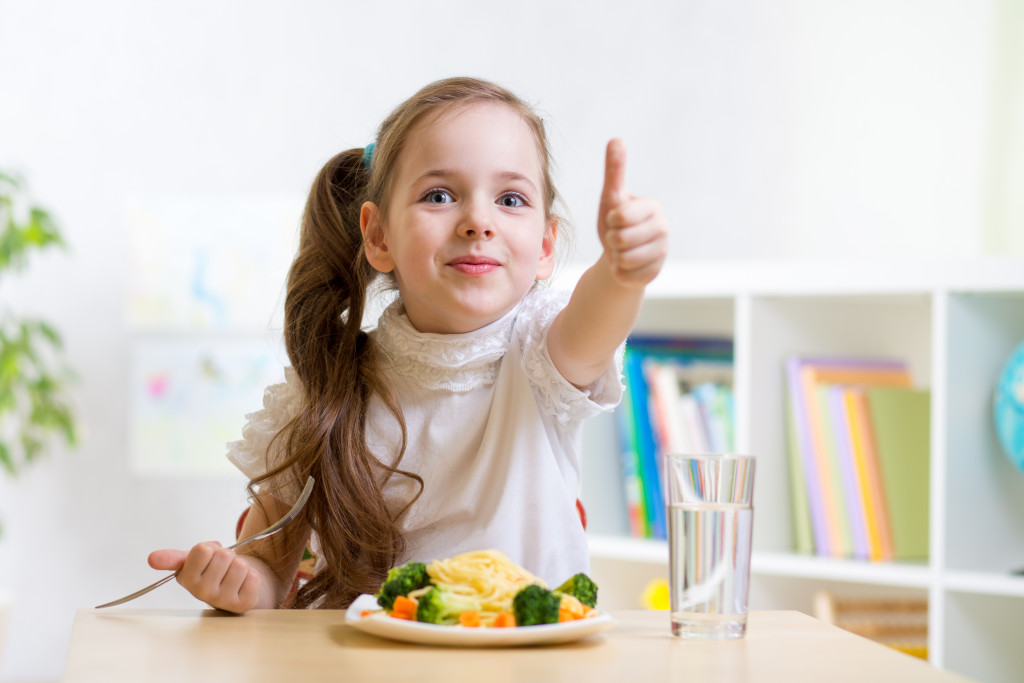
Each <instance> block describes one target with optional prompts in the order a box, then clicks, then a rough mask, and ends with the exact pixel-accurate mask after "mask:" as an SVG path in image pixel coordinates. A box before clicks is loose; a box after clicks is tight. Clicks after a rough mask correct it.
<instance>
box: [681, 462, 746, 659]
mask: <svg viewBox="0 0 1024 683" xmlns="http://www.w3.org/2000/svg"><path fill="white" fill-rule="evenodd" d="M665 470H666V482H667V488H668V499H667V500H668V546H669V603H670V609H671V617H672V633H673V634H674V635H676V636H679V637H681V638H694V639H716V638H717V639H722V638H742V637H743V635H744V634H745V633H746V629H747V600H748V597H749V593H750V547H751V536H752V532H753V528H754V507H753V493H754V458H753V456H749V455H735V454H700V455H687V454H669V455H666V456H665Z"/></svg>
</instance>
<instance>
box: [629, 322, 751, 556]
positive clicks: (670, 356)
mask: <svg viewBox="0 0 1024 683" xmlns="http://www.w3.org/2000/svg"><path fill="white" fill-rule="evenodd" d="M732 367H733V366H732V340H730V339H719V338H703V337H699V338H693V337H649V336H644V337H640V336H634V337H630V338H629V339H628V340H627V342H626V354H625V358H624V373H625V380H626V393H625V396H624V397H623V400H622V403H621V404H620V405H619V407H618V408H617V409H616V419H617V423H618V431H619V440H620V446H621V454H622V471H623V483H624V486H625V495H626V506H627V513H628V516H629V528H630V533H631V535H633V536H636V537H639V538H660V539H664V538H665V537H666V523H665V484H664V470H663V467H664V456H665V454H666V453H723V452H727V451H730V450H732V448H733V405H732V404H733V399H732Z"/></svg>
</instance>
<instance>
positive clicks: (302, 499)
mask: <svg viewBox="0 0 1024 683" xmlns="http://www.w3.org/2000/svg"><path fill="white" fill-rule="evenodd" d="M312 492H313V477H310V478H309V479H307V480H306V485H305V487H303V489H302V493H301V494H300V495H299V499H298V500H297V501H295V505H292V509H291V510H289V511H288V512H287V513H286V514H285V516H284V517H282V518H281V519H279V520H277V521H276V522H274V523H273V524H271V525H270V526H268V527H267V528H266V529H264V530H263V531H261V532H259V533H258V534H255V535H253V536H250V537H249V538H247V539H245V540H243V541H239V542H238V543H235V544H234V545H232V546H228V550H237V549H238V548H241V547H243V546H247V545H249V544H250V543H254V542H256V541H259V540H262V539H264V538H266V537H268V536H273V535H274V534H276V533H277V532H278V531H280V530H281V529H283V528H285V527H286V526H288V525H289V524H291V522H292V520H293V519H295V518H296V517H298V515H299V512H301V511H302V508H303V507H305V505H306V501H307V500H309V495H310V494H311V493H312ZM180 571H181V570H180V569H179V570H178V571H177V572H174V573H173V574H171V575H170V576H165V577H164V578H162V579H160V580H159V581H157V582H156V583H153V584H150V585H149V586H146V587H145V588H143V589H142V590H138V591H135V592H134V593H132V594H131V595H126V596H124V597H123V598H120V599H118V600H114V601H113V602H107V603H104V604H102V605H96V609H103V608H104V607H113V606H114V605H122V604H124V603H126V602H130V601H132V600H134V599H135V598H138V597H141V596H143V595H145V594H146V593H149V592H150V591H153V590H156V589H157V588H159V587H160V586H162V585H164V584H165V583H167V582H168V581H170V580H171V579H173V578H174V577H176V576H177V575H178V572H180Z"/></svg>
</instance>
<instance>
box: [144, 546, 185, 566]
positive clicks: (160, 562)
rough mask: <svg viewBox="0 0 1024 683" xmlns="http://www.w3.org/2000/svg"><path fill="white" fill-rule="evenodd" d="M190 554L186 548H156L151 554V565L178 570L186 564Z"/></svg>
mask: <svg viewBox="0 0 1024 683" xmlns="http://www.w3.org/2000/svg"><path fill="white" fill-rule="evenodd" d="M187 555H188V553H186V552H185V551H184V550H171V549H168V550H154V551H153V552H151V553H150V554H149V566H150V567H152V568H153V569H168V570H170V571H175V572H176V571H178V570H179V569H181V566H182V565H183V564H185V557H186V556H187Z"/></svg>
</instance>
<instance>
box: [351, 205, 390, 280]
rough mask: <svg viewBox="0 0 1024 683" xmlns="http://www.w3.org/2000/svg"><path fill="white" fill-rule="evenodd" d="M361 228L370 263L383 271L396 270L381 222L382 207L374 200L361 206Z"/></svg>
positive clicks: (364, 247)
mask: <svg viewBox="0 0 1024 683" xmlns="http://www.w3.org/2000/svg"><path fill="white" fill-rule="evenodd" d="M359 230H360V231H362V233H363V251H365V252H366V260H367V261H369V262H370V265H371V266H373V267H374V269H375V270H379V271H380V272H382V273H390V272H391V271H392V270H394V269H395V262H394V260H393V259H392V258H391V252H390V251H389V250H388V243H387V239H386V237H385V235H384V226H383V225H382V224H381V212H380V207H378V206H377V205H376V204H374V203H373V202H363V205H362V206H361V207H360V209H359Z"/></svg>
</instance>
